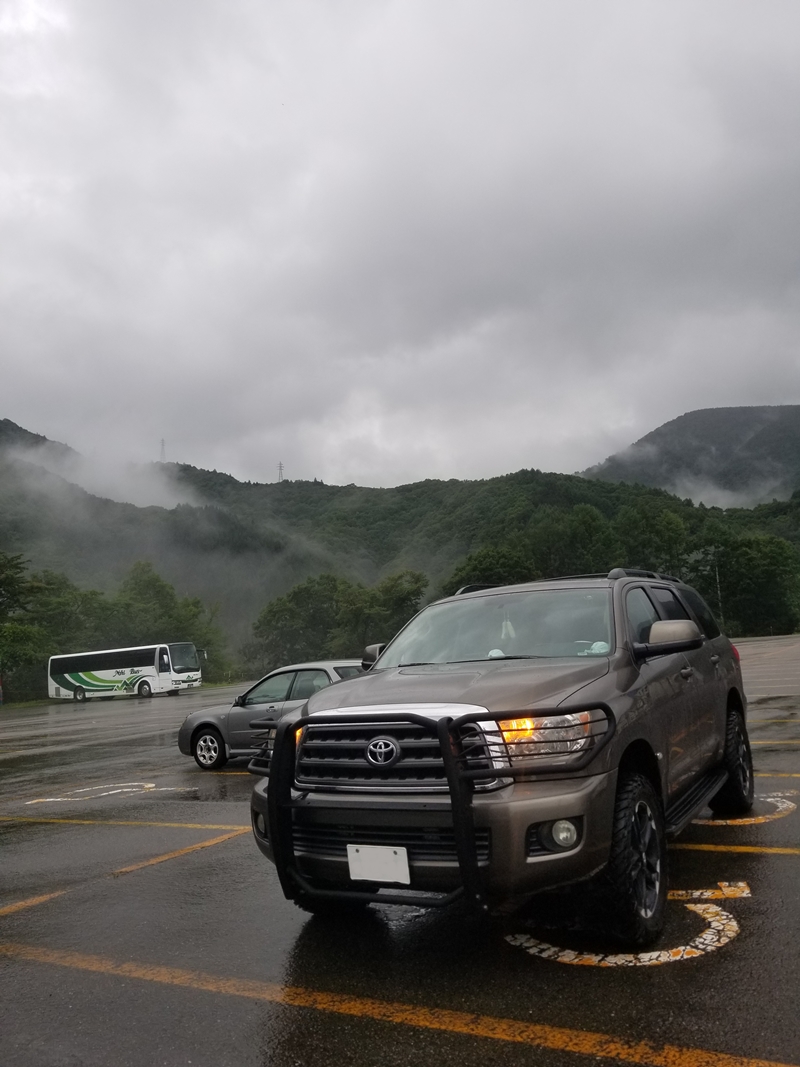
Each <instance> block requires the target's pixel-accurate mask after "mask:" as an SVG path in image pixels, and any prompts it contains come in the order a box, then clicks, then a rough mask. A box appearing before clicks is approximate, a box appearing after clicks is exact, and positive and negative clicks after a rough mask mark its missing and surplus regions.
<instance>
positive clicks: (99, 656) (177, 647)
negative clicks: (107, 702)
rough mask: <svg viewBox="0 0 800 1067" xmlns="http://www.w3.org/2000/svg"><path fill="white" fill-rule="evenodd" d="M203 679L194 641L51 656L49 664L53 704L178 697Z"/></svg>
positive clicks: (48, 672) (48, 679)
mask: <svg viewBox="0 0 800 1067" xmlns="http://www.w3.org/2000/svg"><path fill="white" fill-rule="evenodd" d="M202 680H203V679H202V674H201V671H200V659H199V657H198V654H197V649H196V648H195V646H194V645H193V644H191V642H189V641H180V642H177V643H175V644H157V645H138V646H137V647H135V648H107V649H103V650H102V651H100V652H78V653H75V654H74V655H69V656H51V657H50V661H49V663H48V665H47V681H48V692H49V694H50V698H51V700H52V699H59V698H60V699H62V700H86V698H87V697H90V696H91V697H94V696H101V697H116V696H126V695H127V696H140V697H149V696H152V695H153V693H169V694H170V695H171V696H174V695H175V694H177V693H180V692H181V690H183V689H194V688H196V687H197V686H199V685H200V684H201V683H202Z"/></svg>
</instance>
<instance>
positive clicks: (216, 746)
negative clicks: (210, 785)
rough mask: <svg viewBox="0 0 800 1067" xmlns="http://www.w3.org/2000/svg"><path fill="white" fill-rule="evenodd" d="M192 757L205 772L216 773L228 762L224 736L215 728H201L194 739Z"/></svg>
mask: <svg viewBox="0 0 800 1067" xmlns="http://www.w3.org/2000/svg"><path fill="white" fill-rule="evenodd" d="M192 755H193V756H194V761H195V763H196V764H197V766H198V767H199V768H200V769H201V770H203V771H216V770H218V769H219V768H220V767H224V766H225V764H226V763H227V762H228V757H227V755H226V753H225V742H224V741H223V740H222V734H221V733H220V732H219V730H215V729H214V728H213V726H205V727H201V729H199V730H198V731H197V733H196V734H195V735H194V737H193V738H192Z"/></svg>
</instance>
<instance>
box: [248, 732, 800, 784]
mask: <svg viewBox="0 0 800 1067" xmlns="http://www.w3.org/2000/svg"><path fill="white" fill-rule="evenodd" d="M797 721H798V720H797V719H748V720H747V725H748V726H749V725H750V724H751V723H754V722H797ZM248 773H249V771H248Z"/></svg>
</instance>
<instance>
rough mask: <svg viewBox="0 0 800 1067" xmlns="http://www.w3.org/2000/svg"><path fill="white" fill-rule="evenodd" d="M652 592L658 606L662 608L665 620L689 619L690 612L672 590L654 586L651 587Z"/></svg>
mask: <svg viewBox="0 0 800 1067" xmlns="http://www.w3.org/2000/svg"><path fill="white" fill-rule="evenodd" d="M650 592H651V594H652V596H653V600H655V602H656V604H658V606H659V607H660V608H661V614H662V615H663V616H664V618H665V619H688V618H689V612H688V611H687V610H686V608H685V607H684V606H683V604H681V602H680V600H678V598H677V597H676V596H675V594H674V593H673V592H672V590H671V589H662V588H661V587H660V586H657V585H653V586H651V587H650Z"/></svg>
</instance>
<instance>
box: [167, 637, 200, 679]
mask: <svg viewBox="0 0 800 1067" xmlns="http://www.w3.org/2000/svg"><path fill="white" fill-rule="evenodd" d="M169 654H170V658H171V659H172V669H173V671H175V673H176V674H188V672H189V671H199V670H200V660H199V659H198V658H197V649H196V648H195V647H194V645H192V644H189V642H184V643H182V644H179V645H170V646H169Z"/></svg>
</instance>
